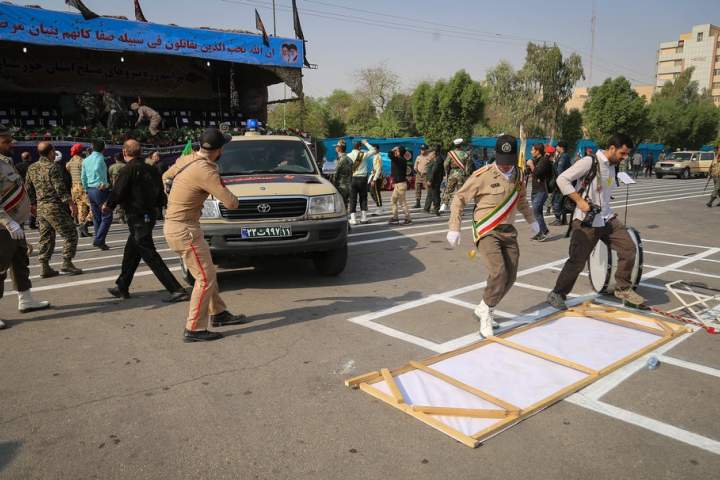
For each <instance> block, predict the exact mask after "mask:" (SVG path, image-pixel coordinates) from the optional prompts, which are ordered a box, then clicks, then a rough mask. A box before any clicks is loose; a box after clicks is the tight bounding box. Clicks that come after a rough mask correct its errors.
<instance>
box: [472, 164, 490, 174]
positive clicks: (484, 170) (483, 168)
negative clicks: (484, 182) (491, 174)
mask: <svg viewBox="0 0 720 480" xmlns="http://www.w3.org/2000/svg"><path fill="white" fill-rule="evenodd" d="M490 168H492V164H490V165H485V166H484V167H480V168H479V169H477V170H475V173H473V176H475V177H479V176H480V175H482V174H483V173H485V172H487V171H488V170H489V169H490Z"/></svg>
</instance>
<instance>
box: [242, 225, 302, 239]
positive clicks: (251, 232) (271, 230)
mask: <svg viewBox="0 0 720 480" xmlns="http://www.w3.org/2000/svg"><path fill="white" fill-rule="evenodd" d="M240 236H241V237H242V238H243V239H248V240H251V239H254V238H286V237H291V236H292V228H290V226H289V225H279V226H274V227H241V228H240Z"/></svg>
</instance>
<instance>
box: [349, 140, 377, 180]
mask: <svg viewBox="0 0 720 480" xmlns="http://www.w3.org/2000/svg"><path fill="white" fill-rule="evenodd" d="M363 145H365V146H366V147H367V149H368V151H367V152H362V154H363V155H364V158H363V161H362V163H361V164H360V165H358V168H357V170H355V171H354V172H353V175H352V176H353V177H367V176H368V168H367V159H368V158H370V157H371V156H373V155H374V154H375V153H377V152H376V151H375V149H374V148H372V146H370V144H369V143H367V142H363ZM360 153H361V152H360V150H353V151H351V152H350V153H348V157H349V158H350V160H352V162H353V163H355V160H357V157H358V155H359V154H360Z"/></svg>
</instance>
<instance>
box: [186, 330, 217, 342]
mask: <svg viewBox="0 0 720 480" xmlns="http://www.w3.org/2000/svg"><path fill="white" fill-rule="evenodd" d="M221 338H223V334H222V333H220V332H211V331H209V330H198V331H195V332H191V331H190V330H185V333H184V334H183V341H184V342H185V343H190V342H211V341H213V340H220V339H221Z"/></svg>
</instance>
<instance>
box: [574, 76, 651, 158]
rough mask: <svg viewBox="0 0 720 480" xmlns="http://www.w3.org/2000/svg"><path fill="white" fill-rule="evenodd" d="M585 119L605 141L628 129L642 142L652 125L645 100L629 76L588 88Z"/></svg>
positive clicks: (596, 137) (594, 135) (598, 138)
mask: <svg viewBox="0 0 720 480" xmlns="http://www.w3.org/2000/svg"><path fill="white" fill-rule="evenodd" d="M583 121H584V124H585V125H586V126H587V129H588V132H589V134H590V136H591V137H592V138H593V139H594V140H595V141H596V142H599V143H600V144H601V145H604V144H605V143H606V142H607V141H608V140H609V139H610V137H611V136H612V135H613V134H615V133H625V134H627V135H629V136H630V137H631V138H633V139H634V140H636V141H637V142H639V141H641V140H642V139H643V138H644V137H645V135H646V133H647V132H648V131H649V128H650V122H649V119H648V109H647V107H646V106H645V100H643V98H642V97H640V96H639V95H638V94H637V93H636V92H635V91H634V90H633V89H632V87H631V86H630V82H628V81H627V79H626V78H625V77H617V78H614V79H610V78H608V79H607V80H605V82H603V84H602V85H600V86H597V87H592V88H591V89H590V90H589V91H588V100H587V102H586V103H585V107H584V109H583Z"/></svg>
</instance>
